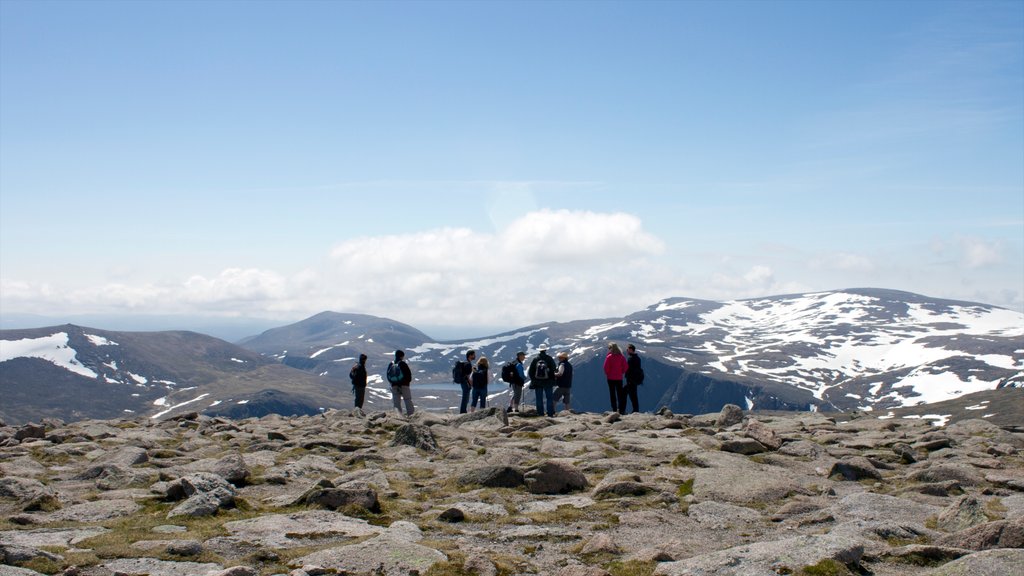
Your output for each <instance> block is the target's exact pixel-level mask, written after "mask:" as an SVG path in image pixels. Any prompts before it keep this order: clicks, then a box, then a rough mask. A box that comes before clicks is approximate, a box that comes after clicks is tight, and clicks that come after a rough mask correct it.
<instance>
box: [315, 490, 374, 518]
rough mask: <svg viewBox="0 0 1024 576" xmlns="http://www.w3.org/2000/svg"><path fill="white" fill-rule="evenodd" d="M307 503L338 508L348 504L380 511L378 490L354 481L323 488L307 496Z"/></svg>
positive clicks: (371, 510) (333, 508)
mask: <svg viewBox="0 0 1024 576" xmlns="http://www.w3.org/2000/svg"><path fill="white" fill-rule="evenodd" d="M306 503H308V504H312V505H315V506H323V507H324V508H327V509H328V510H338V509H339V508H345V507H346V506H359V507H361V508H364V509H366V510H369V511H370V512H374V513H376V512H380V501H379V500H378V499H377V491H376V490H374V489H373V488H371V487H370V486H369V485H368V484H364V483H362V482H352V483H350V484H348V485H346V486H340V487H337V488H321V489H319V490H315V491H314V492H312V493H311V494H309V495H308V496H306Z"/></svg>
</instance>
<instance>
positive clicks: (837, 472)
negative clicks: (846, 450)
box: [828, 456, 882, 480]
mask: <svg viewBox="0 0 1024 576" xmlns="http://www.w3.org/2000/svg"><path fill="white" fill-rule="evenodd" d="M828 477H829V478H835V477H838V478H840V479H842V480H864V479H868V480H881V479H882V474H881V473H880V472H879V471H878V470H877V469H876V468H875V466H874V465H873V464H872V463H871V461H870V460H868V459H867V458H864V457H863V456H849V457H846V458H843V459H842V460H840V461H839V462H836V463H835V464H833V465H832V469H831V470H829V472H828Z"/></svg>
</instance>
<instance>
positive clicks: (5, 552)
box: [0, 542, 60, 564]
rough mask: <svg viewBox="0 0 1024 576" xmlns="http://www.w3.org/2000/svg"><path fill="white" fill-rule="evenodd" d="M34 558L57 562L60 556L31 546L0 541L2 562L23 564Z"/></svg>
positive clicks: (0, 558)
mask: <svg viewBox="0 0 1024 576" xmlns="http://www.w3.org/2000/svg"><path fill="white" fill-rule="evenodd" d="M36 558H42V559H43V560H49V561H51V562H57V561H59V560H60V556H57V555H56V554H51V553H49V552H46V551H43V550H40V549H38V548H34V547H32V546H22V545H20V544H5V543H3V542H0V560H2V561H3V562H4V563H8V564H24V563H25V562H29V561H31V560H35V559H36Z"/></svg>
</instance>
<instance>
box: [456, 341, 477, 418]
mask: <svg viewBox="0 0 1024 576" xmlns="http://www.w3.org/2000/svg"><path fill="white" fill-rule="evenodd" d="M475 359H476V350H467V351H466V361H465V362H463V361H462V360H457V361H456V362H455V366H453V367H452V381H453V382H455V383H456V384H458V385H459V386H462V403H461V404H459V414H465V413H466V408H467V407H468V406H469V396H470V393H471V391H472V390H473V388H472V386H471V385H470V382H469V375H470V373H472V372H473V360H475Z"/></svg>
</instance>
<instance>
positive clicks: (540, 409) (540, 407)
mask: <svg viewBox="0 0 1024 576" xmlns="http://www.w3.org/2000/svg"><path fill="white" fill-rule="evenodd" d="M538 352H539V353H538V354H537V357H536V358H534V359H533V362H530V370H529V372H528V374H527V375H528V376H529V377H530V387H531V388H533V391H534V392H535V393H536V394H537V415H538V416H543V415H544V414H547V415H548V416H554V415H555V394H554V386H555V360H554V359H553V358H551V356H548V346H547V344H541V345H540V347H539V348H538ZM545 400H547V404H546V408H547V410H546V411H545V403H544V401H545Z"/></svg>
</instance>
